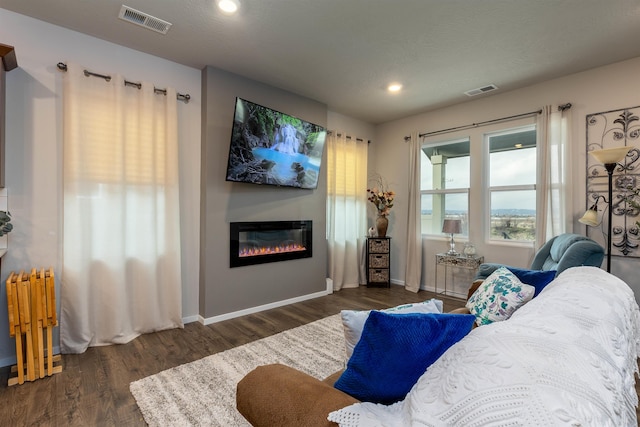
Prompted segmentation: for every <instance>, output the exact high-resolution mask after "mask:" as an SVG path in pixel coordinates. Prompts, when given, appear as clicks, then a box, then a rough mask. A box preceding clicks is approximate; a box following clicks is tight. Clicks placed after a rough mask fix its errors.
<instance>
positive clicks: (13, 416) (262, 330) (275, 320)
mask: <svg viewBox="0 0 640 427" xmlns="http://www.w3.org/2000/svg"><path fill="white" fill-rule="evenodd" d="M433 296H434V294H433V293H431V292H426V291H420V292H419V293H417V294H415V293H412V292H408V291H405V290H404V288H402V287H400V286H392V287H391V288H390V289H389V288H367V287H364V286H361V287H360V288H358V289H343V290H342V291H340V292H336V293H333V294H331V295H328V296H325V297H322V298H316V299H313V300H309V301H304V302H300V303H296V304H291V305H288V306H284V307H280V308H276V309H272V310H268V311H263V312H260V313H256V314H251V315H248V316H243V317H238V318H236V319H231V320H226V321H223V322H219V323H215V324H212V325H209V326H203V325H201V324H200V323H197V322H194V323H190V324H187V325H185V327H184V329H173V330H168V331H162V332H157V333H153V334H146V335H142V336H140V337H138V338H136V339H135V340H133V341H131V342H130V343H128V344H124V345H112V346H105V347H92V348H89V349H88V350H87V351H86V352H85V353H83V354H78V355H63V357H62V366H63V370H62V372H61V373H59V374H55V375H54V376H52V377H45V378H43V379H39V380H36V381H34V382H25V383H24V384H23V385H15V386H11V387H8V386H7V381H8V378H9V368H8V367H5V368H0V425H2V426H145V425H146V423H145V422H144V419H143V418H142V413H141V412H140V410H139V409H138V406H137V405H136V402H135V400H134V398H133V396H132V395H131V393H130V392H129V383H130V382H132V381H135V380H138V379H140V378H144V377H146V376H149V375H153V374H156V373H158V372H160V371H163V370H165V369H169V368H172V367H174V366H178V365H181V364H184V363H188V362H192V361H194V360H197V359H200V358H202V357H205V356H209V355H211V354H214V353H218V352H221V351H224V350H228V349H230V348H233V347H236V346H239V345H242V344H246V343H248V342H251V341H255V340H257V339H260V338H264V337H267V336H270V335H274V334H276V333H278V332H282V331H284V330H287V329H291V328H294V327H296V326H300V325H303V324H306V323H309V322H312V321H314V320H318V319H322V318H324V317H327V316H330V315H332V314H337V313H339V312H340V310H342V309H372V308H386V307H392V306H395V305H398V304H402V303H407V302H418V301H424V300H426V299H429V298H432V297H433ZM440 298H441V299H442V300H443V301H444V302H445V311H448V310H452V309H454V308H457V307H460V306H461V305H462V304H463V303H462V302H461V301H460V300H456V299H451V298H446V297H440ZM229 427H232V426H229Z"/></svg>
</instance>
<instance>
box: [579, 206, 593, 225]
mask: <svg viewBox="0 0 640 427" xmlns="http://www.w3.org/2000/svg"><path fill="white" fill-rule="evenodd" d="M578 222H580V223H582V224H585V225H588V226H590V227H596V226H597V225H598V211H597V210H596V209H595V205H594V206H592V207H591V208H589V210H587V211H586V212H585V213H584V215H582V218H580V219H579V220H578Z"/></svg>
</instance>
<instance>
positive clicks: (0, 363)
mask: <svg viewBox="0 0 640 427" xmlns="http://www.w3.org/2000/svg"><path fill="white" fill-rule="evenodd" d="M14 347H15V346H14ZM53 354H54V355H55V354H60V346H54V347H53ZM17 363H18V361H17V360H16V357H15V356H11V357H3V358H2V359H0V368H4V367H5V366H13V365H15V364H17Z"/></svg>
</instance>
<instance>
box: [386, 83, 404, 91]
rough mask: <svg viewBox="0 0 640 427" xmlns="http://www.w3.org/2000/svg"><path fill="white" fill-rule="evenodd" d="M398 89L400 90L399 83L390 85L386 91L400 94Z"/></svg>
mask: <svg viewBox="0 0 640 427" xmlns="http://www.w3.org/2000/svg"><path fill="white" fill-rule="evenodd" d="M400 89H402V85H401V84H400V83H391V84H390V85H389V86H388V87H387V90H388V91H389V92H400Z"/></svg>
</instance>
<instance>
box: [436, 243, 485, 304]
mask: <svg viewBox="0 0 640 427" xmlns="http://www.w3.org/2000/svg"><path fill="white" fill-rule="evenodd" d="M483 262H484V257H483V256H479V255H471V256H467V255H463V254H457V255H449V254H447V253H440V254H436V275H435V286H434V287H435V290H436V293H441V294H444V295H447V296H452V297H456V298H464V299H466V298H467V295H466V293H461V292H456V291H455V290H449V289H447V276H448V275H449V274H448V273H451V274H453V269H455V268H464V269H467V270H473V271H474V272H475V271H477V270H478V267H480V264H482V263H483ZM441 266H442V267H443V268H444V291H442V292H439V291H438V270H439V267H441ZM454 285H455V283H454ZM469 286H471V282H469Z"/></svg>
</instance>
